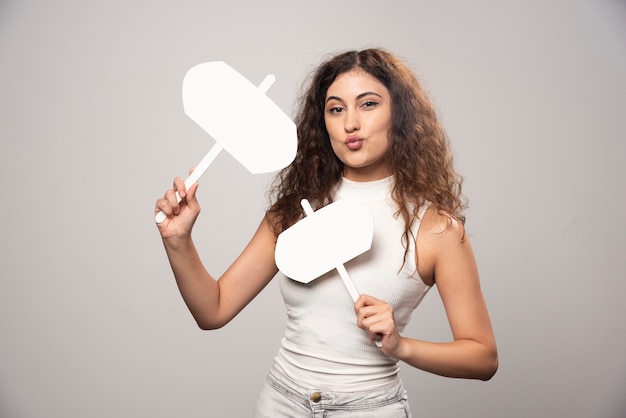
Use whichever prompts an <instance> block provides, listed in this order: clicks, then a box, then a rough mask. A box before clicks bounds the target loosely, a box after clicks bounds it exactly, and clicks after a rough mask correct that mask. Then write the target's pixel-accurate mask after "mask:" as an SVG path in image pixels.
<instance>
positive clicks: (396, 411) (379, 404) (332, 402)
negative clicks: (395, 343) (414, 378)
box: [254, 370, 411, 418]
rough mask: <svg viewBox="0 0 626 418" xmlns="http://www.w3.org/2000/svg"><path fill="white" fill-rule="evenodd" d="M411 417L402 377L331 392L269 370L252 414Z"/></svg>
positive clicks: (271, 417)
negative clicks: (378, 384)
mask: <svg viewBox="0 0 626 418" xmlns="http://www.w3.org/2000/svg"><path fill="white" fill-rule="evenodd" d="M300 417H303V418H304V417H310V418H322V417H324V418H326V417H329V418H330V417H332V418H342V417H358V418H368V417H371V418H410V417H411V412H410V411H409V403H408V401H407V393H406V391H405V390H404V387H403V386H402V381H401V380H400V379H396V380H394V381H392V382H390V383H388V384H386V385H383V386H381V387H378V388H376V389H373V390H369V391H365V392H331V391H326V390H322V389H315V388H313V389H310V388H305V387H302V386H300V385H298V384H297V383H294V382H293V381H291V380H289V379H288V378H287V377H285V376H283V375H282V374H281V373H279V372H277V371H275V370H270V372H269V373H268V375H267V379H266V381H265V385H264V386H263V389H261V393H260V394H259V398H258V399H257V402H256V407H255V410H254V418H300Z"/></svg>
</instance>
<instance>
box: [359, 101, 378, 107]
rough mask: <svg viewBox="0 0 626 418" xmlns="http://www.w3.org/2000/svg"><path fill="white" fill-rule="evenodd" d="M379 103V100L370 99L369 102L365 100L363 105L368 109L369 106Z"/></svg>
mask: <svg viewBox="0 0 626 418" xmlns="http://www.w3.org/2000/svg"><path fill="white" fill-rule="evenodd" d="M377 104H378V102H375V101H373V100H368V101H367V102H364V103H363V104H362V105H361V106H362V107H364V108H366V109H369V108H372V107H375V106H376V105H377Z"/></svg>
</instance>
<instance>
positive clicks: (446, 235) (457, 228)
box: [416, 206, 471, 285]
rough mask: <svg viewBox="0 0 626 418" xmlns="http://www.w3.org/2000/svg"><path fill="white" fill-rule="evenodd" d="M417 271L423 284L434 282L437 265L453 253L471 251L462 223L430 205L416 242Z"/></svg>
mask: <svg viewBox="0 0 626 418" xmlns="http://www.w3.org/2000/svg"><path fill="white" fill-rule="evenodd" d="M416 248H417V268H418V272H419V274H420V276H421V277H422V279H423V280H424V282H425V283H426V284H431V285H432V284H433V283H434V282H435V280H436V277H435V276H436V269H437V266H438V265H440V264H441V263H442V262H443V259H444V258H447V257H449V256H453V254H454V253H456V252H457V251H461V252H464V251H467V250H469V251H470V252H471V247H470V243H469V241H468V238H467V236H466V235H465V227H464V226H463V223H462V222H461V221H460V220H459V219H457V218H455V217H454V216H452V215H451V214H449V213H447V212H445V211H442V210H439V209H437V208H436V207H434V206H430V207H429V208H428V210H427V211H426V213H425V214H424V217H423V219H422V221H421V224H420V228H419V232H418V235H417V239H416Z"/></svg>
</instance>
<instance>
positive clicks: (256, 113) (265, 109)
mask: <svg viewBox="0 0 626 418" xmlns="http://www.w3.org/2000/svg"><path fill="white" fill-rule="evenodd" d="M274 79H275V78H274V76H273V75H268V76H267V77H266V78H265V80H263V82H262V83H261V85H260V86H259V87H258V88H257V87H256V86H255V85H254V84H252V83H251V82H250V81H248V79H246V78H245V77H244V76H242V75H241V74H239V73H238V72H237V71H235V70H234V69H233V68H231V67H230V66H228V65H227V64H226V63H224V62H221V61H215V62H206V63H203V64H198V65H196V66H195V67H192V68H191V69H190V70H189V71H188V72H187V74H186V75H185V78H184V80H183V107H184V110H185V113H186V114H187V115H188V116H189V117H190V118H191V119H192V120H193V121H194V122H196V123H197V124H198V125H200V127H202V129H204V130H205V131H206V132H207V133H209V134H210V135H211V136H212V137H213V138H214V139H215V141H216V143H215V145H213V148H211V150H210V151H209V152H208V153H207V154H206V156H205V157H204V158H203V159H202V161H200V163H199V164H198V165H197V167H196V168H195V170H194V171H193V172H192V173H191V174H190V175H189V177H188V178H187V179H186V180H185V186H186V187H187V188H189V187H190V186H191V185H192V184H194V183H195V182H197V181H198V179H199V178H200V176H202V174H203V173H204V172H205V171H206V169H207V168H208V167H209V165H210V164H211V162H213V160H214V159H215V157H216V156H217V155H218V154H219V152H220V151H221V150H222V149H225V150H226V151H228V152H229V153H230V154H231V155H232V156H233V157H234V158H235V159H236V160H238V161H239V162H240V163H241V164H242V165H243V166H244V167H246V168H247V169H248V171H250V172H251V173H253V174H258V173H268V172H272V171H277V170H280V169H281V168H284V167H286V166H287V165H289V164H290V163H291V162H292V161H293V159H294V158H295V155H296V149H297V134H296V126H295V124H294V123H293V121H292V120H291V119H290V118H289V117H288V116H287V115H286V114H285V113H284V112H283V111H282V110H281V109H280V108H279V107H278V106H277V105H276V104H275V103H274V102H273V101H272V100H271V99H270V98H269V97H267V96H266V95H265V91H266V90H267V89H268V88H269V87H270V86H271V85H272V83H273V82H274ZM177 199H178V201H180V196H178V194H177ZM165 218H166V216H165V214H164V213H163V212H160V213H158V214H157V216H156V218H155V220H156V222H157V223H161V222H163V221H164V220H165Z"/></svg>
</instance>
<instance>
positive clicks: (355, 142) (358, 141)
mask: <svg viewBox="0 0 626 418" xmlns="http://www.w3.org/2000/svg"><path fill="white" fill-rule="evenodd" d="M345 144H346V147H348V149H349V150H352V151H356V150H358V149H360V148H361V147H362V146H363V138H359V137H356V136H354V137H348V138H346V141H345Z"/></svg>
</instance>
